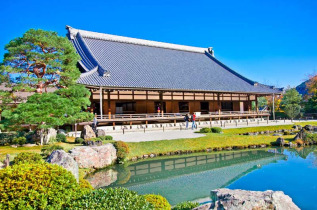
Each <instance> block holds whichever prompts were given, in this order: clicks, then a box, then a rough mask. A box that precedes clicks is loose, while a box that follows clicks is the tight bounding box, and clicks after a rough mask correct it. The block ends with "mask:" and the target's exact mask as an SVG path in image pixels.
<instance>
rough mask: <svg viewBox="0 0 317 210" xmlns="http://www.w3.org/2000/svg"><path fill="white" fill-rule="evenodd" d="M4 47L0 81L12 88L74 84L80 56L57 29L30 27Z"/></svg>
mask: <svg viewBox="0 0 317 210" xmlns="http://www.w3.org/2000/svg"><path fill="white" fill-rule="evenodd" d="M5 49H6V50H7V51H8V52H7V53H6V54H5V55H4V59H3V64H2V65H1V77H0V82H1V83H6V85H7V86H9V87H11V88H12V90H13V91H30V92H37V93H42V92H46V90H47V87H67V86H69V85H73V84H75V83H76V80H77V79H78V77H79V75H80V72H79V71H78V69H77V67H76V64H77V61H78V60H79V55H77V54H76V51H75V49H74V48H73V46H72V44H71V43H70V42H69V40H67V38H66V37H61V36H58V35H57V33H56V32H51V31H44V30H40V29H39V30H35V29H30V30H28V31H27V32H26V33H25V34H24V35H23V36H22V37H18V38H15V39H13V40H11V41H10V42H9V43H8V44H7V45H6V46H5Z"/></svg>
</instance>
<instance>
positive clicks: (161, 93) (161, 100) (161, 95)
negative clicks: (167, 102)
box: [159, 91, 164, 114]
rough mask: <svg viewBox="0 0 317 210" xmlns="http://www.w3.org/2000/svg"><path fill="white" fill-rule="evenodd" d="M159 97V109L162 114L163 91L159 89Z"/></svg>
mask: <svg viewBox="0 0 317 210" xmlns="http://www.w3.org/2000/svg"><path fill="white" fill-rule="evenodd" d="M159 97H160V104H161V107H160V110H161V113H162V114H163V113H164V109H163V108H164V106H163V91H160V92H159Z"/></svg>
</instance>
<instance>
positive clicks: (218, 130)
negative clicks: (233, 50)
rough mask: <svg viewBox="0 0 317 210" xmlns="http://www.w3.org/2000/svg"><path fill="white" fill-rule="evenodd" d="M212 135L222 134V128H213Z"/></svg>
mask: <svg viewBox="0 0 317 210" xmlns="http://www.w3.org/2000/svg"><path fill="white" fill-rule="evenodd" d="M211 132H212V133H222V128H219V127H212V128H211Z"/></svg>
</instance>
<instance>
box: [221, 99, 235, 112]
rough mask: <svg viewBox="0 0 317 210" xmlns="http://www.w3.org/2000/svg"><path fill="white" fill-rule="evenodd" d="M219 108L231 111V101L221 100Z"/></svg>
mask: <svg viewBox="0 0 317 210" xmlns="http://www.w3.org/2000/svg"><path fill="white" fill-rule="evenodd" d="M221 110H222V111H233V102H230V101H226V102H221Z"/></svg>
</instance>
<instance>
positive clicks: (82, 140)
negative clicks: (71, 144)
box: [75, 137, 85, 144]
mask: <svg viewBox="0 0 317 210" xmlns="http://www.w3.org/2000/svg"><path fill="white" fill-rule="evenodd" d="M84 141H85V140H84V139H83V138H80V137H77V138H75V143H76V144H82V143H84Z"/></svg>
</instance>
